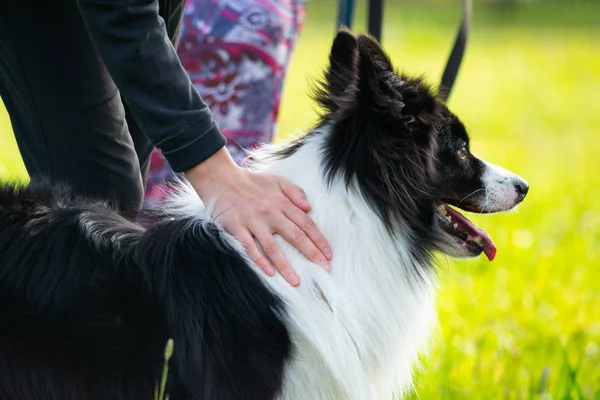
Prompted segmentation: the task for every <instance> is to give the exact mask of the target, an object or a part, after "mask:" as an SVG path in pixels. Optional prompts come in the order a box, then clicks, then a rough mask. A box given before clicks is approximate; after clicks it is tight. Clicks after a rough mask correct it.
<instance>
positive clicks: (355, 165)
mask: <svg viewBox="0 0 600 400" xmlns="http://www.w3.org/2000/svg"><path fill="white" fill-rule="evenodd" d="M314 98H315V99H316V101H317V102H318V103H319V104H320V105H321V106H322V107H323V109H324V113H323V114H322V115H321V122H320V125H321V126H322V127H324V126H326V127H327V128H326V129H315V130H313V131H312V132H311V135H315V134H318V132H326V133H325V134H326V135H327V137H326V139H325V145H324V149H323V158H322V162H323V166H324V170H325V177H326V179H327V180H328V181H329V182H330V183H331V182H333V181H334V180H335V179H338V178H342V179H343V180H344V181H345V183H346V185H347V186H353V187H355V188H357V189H358V190H359V191H360V192H361V194H362V195H363V196H364V198H365V199H366V201H367V203H368V204H369V205H370V206H371V207H372V208H373V210H374V211H375V212H376V213H377V214H378V215H379V217H380V218H381V220H382V221H383V223H384V224H385V226H386V228H387V229H388V230H389V231H390V232H393V231H395V230H397V229H409V230H410V231H411V234H410V235H409V236H410V238H411V239H412V240H413V241H414V244H415V245H414V246H411V248H413V249H414V250H415V252H416V253H421V254H415V255H416V256H419V255H421V256H423V255H427V254H428V253H429V251H430V250H434V249H435V250H442V251H444V252H445V253H447V254H450V255H453V256H475V255H479V254H480V253H481V252H482V251H485V252H486V255H488V257H489V258H490V259H492V258H493V256H494V254H495V247H494V245H493V242H491V238H489V236H488V235H487V234H486V233H485V232H484V231H482V230H481V229H479V228H477V227H475V226H474V225H472V223H470V221H468V220H467V219H466V218H465V217H464V216H462V215H460V214H459V213H458V212H456V211H455V210H453V209H451V208H450V207H448V205H447V204H453V205H456V206H461V202H463V201H464V200H465V199H467V200H466V202H465V205H469V207H468V208H466V209H468V210H470V211H476V212H484V211H486V212H495V211H503V210H507V209H510V208H512V207H514V206H515V205H516V204H518V203H519V202H520V201H521V200H522V199H523V197H524V193H523V190H522V189H523V188H525V190H524V192H525V193H526V186H527V185H526V183H525V182H524V181H523V180H522V179H520V178H519V177H517V176H516V175H514V174H510V173H508V171H505V170H503V169H501V168H499V167H495V166H493V165H491V164H489V163H486V162H484V161H483V160H480V159H478V158H477V157H475V156H474V155H472V154H471V153H470V151H469V136H468V134H467V132H466V129H465V127H464V125H463V124H462V122H461V121H460V120H459V118H458V117H457V116H456V115H454V114H453V113H452V112H451V111H450V110H449V109H448V108H447V107H446V105H445V104H444V103H443V102H442V101H441V100H440V99H439V98H438V97H437V96H436V94H435V93H434V92H433V90H432V89H431V88H430V87H429V86H428V85H427V84H426V83H425V82H424V81H423V80H422V79H421V78H414V77H409V76H407V75H403V74H397V73H396V72H395V71H394V68H393V66H392V63H391V61H390V59H389V57H388V56H387V55H386V54H385V53H384V51H383V50H382V48H381V47H380V46H379V44H378V43H377V42H376V41H375V40H374V39H373V38H371V37H370V36H368V35H358V36H355V35H353V34H352V33H351V32H349V31H347V30H341V31H340V32H339V33H338V35H337V36H336V38H335V40H334V43H333V46H332V48H331V53H330V56H329V67H328V69H327V70H326V72H325V75H324V80H323V81H322V82H320V85H319V86H318V87H317V88H316V89H315V93H314ZM301 145H302V140H300V141H299V142H296V143H295V144H292V145H291V146H289V147H287V148H286V149H285V150H284V152H287V154H288V155H289V154H290V153H292V152H294V151H295V149H297V148H298V147H299V146H301ZM513 192H514V195H513ZM494 193H495V196H496V197H497V198H503V199H504V200H506V201H504V202H503V203H502V204H499V203H498V202H496V203H494V205H493V206H489V205H488V206H486V204H487V203H489V201H490V196H491V195H492V194H494ZM492 197H494V196H492ZM486 207H487V209H486ZM457 224H458V225H457ZM473 239H474V240H473Z"/></svg>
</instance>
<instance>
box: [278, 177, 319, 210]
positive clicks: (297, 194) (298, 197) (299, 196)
mask: <svg viewBox="0 0 600 400" xmlns="http://www.w3.org/2000/svg"><path fill="white" fill-rule="evenodd" d="M277 182H278V183H279V187H280V188H281V191H282V192H283V194H285V196H286V197H287V198H288V199H290V201H291V202H292V203H294V204H295V205H296V206H297V207H300V208H301V209H302V210H303V211H304V212H309V211H310V210H311V207H310V204H309V203H308V200H307V199H306V194H305V193H304V190H302V189H301V188H299V187H298V186H296V185H294V184H293V183H291V182H290V181H288V180H287V179H285V178H282V177H277Z"/></svg>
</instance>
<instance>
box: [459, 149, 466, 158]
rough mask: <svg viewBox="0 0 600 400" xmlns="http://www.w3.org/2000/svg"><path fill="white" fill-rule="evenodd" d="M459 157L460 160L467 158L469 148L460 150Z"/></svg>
mask: <svg viewBox="0 0 600 400" xmlns="http://www.w3.org/2000/svg"><path fill="white" fill-rule="evenodd" d="M458 156H459V157H460V158H465V157H466V156H467V148H466V147H463V148H462V149H460V150H459V151H458Z"/></svg>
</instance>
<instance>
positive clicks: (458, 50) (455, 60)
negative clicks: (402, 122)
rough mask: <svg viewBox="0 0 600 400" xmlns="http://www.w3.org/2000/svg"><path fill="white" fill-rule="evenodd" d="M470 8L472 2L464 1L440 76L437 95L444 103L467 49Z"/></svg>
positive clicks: (469, 0)
mask: <svg viewBox="0 0 600 400" xmlns="http://www.w3.org/2000/svg"><path fill="white" fill-rule="evenodd" d="M472 8H473V1H472V0H464V5H463V14H462V21H461V23H460V27H459V29H458V34H457V35H456V40H455V42H454V47H453V48H452V51H451V52H450V57H448V61H447V62H446V68H445V69H444V74H443V75H442V81H441V83H440V90H439V92H440V93H439V95H440V97H441V99H442V100H443V101H445V102H446V101H448V97H450V92H451V91H452V88H453V87H454V82H455V81H456V77H457V76H458V70H459V69H460V64H461V63H462V60H463V57H464V55H465V48H466V47H467V39H468V38H469V31H470V28H471V12H472Z"/></svg>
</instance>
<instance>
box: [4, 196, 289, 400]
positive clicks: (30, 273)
mask: <svg viewBox="0 0 600 400" xmlns="http://www.w3.org/2000/svg"><path fill="white" fill-rule="evenodd" d="M221 235H222V234H221V233H220V231H218V230H217V229H216V228H215V227H214V226H212V225H211V224H209V223H205V222H202V221H198V220H194V221H191V220H187V219H172V218H171V219H165V220H163V221H161V222H158V223H156V224H154V225H153V226H152V227H151V228H149V229H148V230H144V229H142V228H141V227H139V226H137V225H135V224H132V223H130V222H128V221H127V220H125V219H124V218H121V217H120V216H119V215H117V214H116V213H115V212H114V211H113V210H111V209H109V208H108V207H106V206H105V205H103V204H101V203H98V202H89V201H87V200H85V199H84V200H81V199H75V198H74V197H73V196H71V195H70V194H69V192H68V191H67V190H64V189H57V188H51V187H48V186H46V185H37V186H31V187H19V186H14V185H9V184H4V185H1V186H0V320H1V321H2V323H1V324H0V377H1V378H0V399H7V400H8V399H11V400H16V399H19V400H30V399H32V400H33V399H61V400H69V399H73V400H75V399H77V400H88V399H114V400H117V399H136V400H137V399H140V400H142V399H148V400H149V399H151V398H152V394H153V389H154V386H155V385H156V383H157V382H158V381H159V379H160V375H161V373H162V366H163V353H164V346H165V344H166V341H167V339H168V338H173V339H174V342H175V353H174V356H173V359H172V361H171V372H170V375H169V388H168V389H169V392H170V394H171V398H172V399H181V398H186V399H188V398H189V399H205V398H206V399H208V398H210V399H257V398H261V399H262V398H264V399H267V398H272V397H273V396H274V395H275V393H276V392H277V390H278V388H279V386H280V382H281V374H282V365H283V363H284V359H285V358H286V357H287V355H288V353H289V351H290V341H289V338H288V333H287V330H286V328H285V326H284V325H283V323H282V322H281V321H280V320H279V319H278V317H277V313H281V312H282V308H281V307H282V306H281V304H280V302H279V301H278V299H277V298H275V296H273V295H272V294H271V293H270V292H269V291H268V290H267V289H266V288H265V287H264V285H263V284H262V283H261V282H260V280H259V279H258V277H257V276H256V274H255V273H254V272H252V271H251V270H250V269H249V268H247V266H246V263H245V261H244V260H243V259H242V258H241V257H240V256H239V254H238V253H237V252H235V251H232V250H231V249H230V248H227V245H226V242H225V241H224V240H223V238H222V237H221ZM242 388H243V390H241V389H242Z"/></svg>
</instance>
